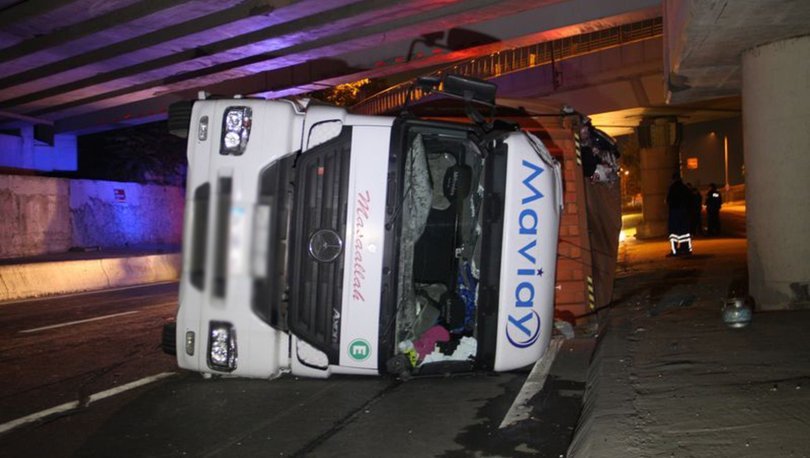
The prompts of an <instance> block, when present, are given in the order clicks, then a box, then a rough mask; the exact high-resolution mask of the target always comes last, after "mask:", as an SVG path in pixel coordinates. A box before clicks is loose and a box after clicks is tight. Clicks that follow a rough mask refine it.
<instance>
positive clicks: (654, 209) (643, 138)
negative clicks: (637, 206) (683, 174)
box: [636, 119, 678, 238]
mask: <svg viewBox="0 0 810 458" xmlns="http://www.w3.org/2000/svg"><path fill="white" fill-rule="evenodd" d="M676 132H677V124H676V123H675V122H673V121H671V120H667V119H657V120H654V121H652V120H645V121H644V122H642V123H641V125H640V126H639V128H638V135H639V144H640V145H641V151H640V154H641V197H642V200H643V205H642V208H641V210H642V215H643V219H642V222H641V224H640V225H639V226H638V228H637V229H636V231H637V232H636V236H637V237H639V238H651V237H661V236H664V235H667V233H668V229H667V221H668V217H669V210H668V208H667V203H666V197H667V190H668V189H669V185H670V184H672V174H673V173H675V172H677V171H678V146H677V142H676V140H677V138H676V137H677V134H676Z"/></svg>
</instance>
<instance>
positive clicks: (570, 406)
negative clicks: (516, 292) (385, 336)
mask: <svg viewBox="0 0 810 458" xmlns="http://www.w3.org/2000/svg"><path fill="white" fill-rule="evenodd" d="M176 292H177V285H176V284H164V285H156V286H148V287H139V288H130V289H123V290H118V291H107V292H101V293H93V294H82V295H73V296H65V297H59V298H51V299H42V300H35V301H26V302H19V303H6V304H0V329H1V330H2V331H3V332H2V334H0V335H1V336H2V337H0V361H1V362H2V365H3V366H2V367H3V373H4V374H5V375H6V377H7V380H6V383H5V384H3V385H2V387H1V388H0V424H2V425H5V427H6V428H7V429H8V430H6V431H5V432H3V433H0V456H257V455H261V456H271V455H272V456H281V455H293V456H375V457H379V456H447V457H455V456H475V455H481V454H495V455H500V456H548V457H555V458H556V457H558V456H560V455H561V454H564V453H565V449H566V448H567V446H568V443H569V441H570V439H571V436H572V433H573V429H574V427H575V425H576V420H577V417H578V413H579V410H580V405H581V397H582V392H583V388H584V380H585V370H586V366H587V360H588V357H589V355H590V352H591V350H592V347H593V343H594V342H593V339H590V338H578V339H573V340H569V341H566V342H565V343H564V344H563V345H562V347H561V349H560V351H559V353H558V356H557V358H556V359H555V361H554V364H553V365H552V367H551V372H550V374H549V376H548V379H547V380H546V382H545V385H544V386H543V389H542V391H540V392H539V393H538V394H537V395H535V396H534V397H533V398H532V399H531V401H530V403H529V405H530V408H531V416H530V418H529V419H528V420H525V421H523V422H519V423H517V424H516V425H513V426H510V427H508V428H505V429H499V428H498V426H499V425H500V423H501V421H502V420H503V418H504V416H505V415H506V413H507V411H508V410H509V408H510V407H511V405H512V402H513V401H514V399H515V397H516V396H517V394H518V391H519V390H520V389H521V387H522V386H523V383H524V381H525V379H526V376H527V374H528V369H527V370H525V371H519V372H515V373H508V374H497V375H496V374H469V375H462V376H457V377H453V378H425V379H417V380H412V381H409V382H406V383H401V382H399V381H396V380H394V379H391V378H388V377H371V378H368V377H367V378H359V377H333V378H332V379H329V380H303V379H297V378H295V377H290V376H285V377H282V378H280V379H277V380H273V381H265V380H243V379H226V378H213V379H209V380H206V379H203V378H202V377H200V376H199V375H198V374H194V373H189V372H184V371H180V370H178V369H177V368H176V367H175V363H174V359H173V358H172V357H169V356H167V355H164V354H163V353H161V351H160V349H159V348H158V344H159V340H160V329H161V326H162V324H163V323H164V322H165V321H166V320H167V319H170V318H171V317H172V316H173V314H174V311H175V306H176V302H177V293H176ZM161 374H162V375H161ZM155 376H165V378H159V379H155ZM137 381H142V382H143V383H144V385H142V386H139V387H136V388H134V389H126V388H128V387H129V386H130V384H131V383H133V382H137ZM119 391H120V392H119ZM99 393H102V396H99V395H98V394H99ZM100 397H101V398H103V399H99V398H100ZM58 406H62V411H60V412H58V413H51V414H50V415H42V414H43V411H44V412H45V413H47V412H48V409H52V408H54V407H58ZM65 406H67V407H65ZM57 410H58V409H57ZM51 412H54V411H53V410H51ZM37 415H42V416H41V417H38V416H37ZM32 418H36V420H31V419H32ZM21 419H22V420H25V421H22V420H21ZM26 419H27V420H26ZM15 422H16V423H15ZM1 430H4V428H3V426H0V431H1Z"/></svg>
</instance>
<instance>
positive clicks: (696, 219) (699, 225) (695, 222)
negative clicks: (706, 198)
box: [686, 183, 703, 236]
mask: <svg viewBox="0 0 810 458" xmlns="http://www.w3.org/2000/svg"><path fill="white" fill-rule="evenodd" d="M686 187H687V188H689V192H690V193H691V195H692V199H691V200H690V203H689V229H690V231H691V234H692V235H695V236H697V235H703V221H701V218H700V210H701V208H702V207H703V197H702V196H701V195H700V190H699V189H698V188H696V187H694V186H692V183H686Z"/></svg>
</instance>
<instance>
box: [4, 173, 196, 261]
mask: <svg viewBox="0 0 810 458" xmlns="http://www.w3.org/2000/svg"><path fill="white" fill-rule="evenodd" d="M183 200H184V194H183V189H181V188H178V187H173V186H157V185H141V184H135V183H118V182H111V181H92V180H68V179H64V178H43V177H34V176H16V175H0V215H2V218H0V258H14V257H22V256H32V255H39V254H46V253H59V252H64V251H67V250H68V249H69V248H70V247H73V246H82V247H86V246H99V247H103V248H126V247H134V246H144V245H179V244H180V242H181V237H182V225H183Z"/></svg>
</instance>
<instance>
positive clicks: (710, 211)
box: [706, 183, 723, 235]
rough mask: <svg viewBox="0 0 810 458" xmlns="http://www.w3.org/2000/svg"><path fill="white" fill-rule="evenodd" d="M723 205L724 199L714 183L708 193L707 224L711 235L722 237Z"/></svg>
mask: <svg viewBox="0 0 810 458" xmlns="http://www.w3.org/2000/svg"><path fill="white" fill-rule="evenodd" d="M722 205H723V197H722V196H721V195H720V191H718V190H717V185H715V184H714V183H712V184H711V185H710V186H709V192H708V193H706V223H707V224H708V230H707V232H708V233H709V235H720V207H721V206H722Z"/></svg>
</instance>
